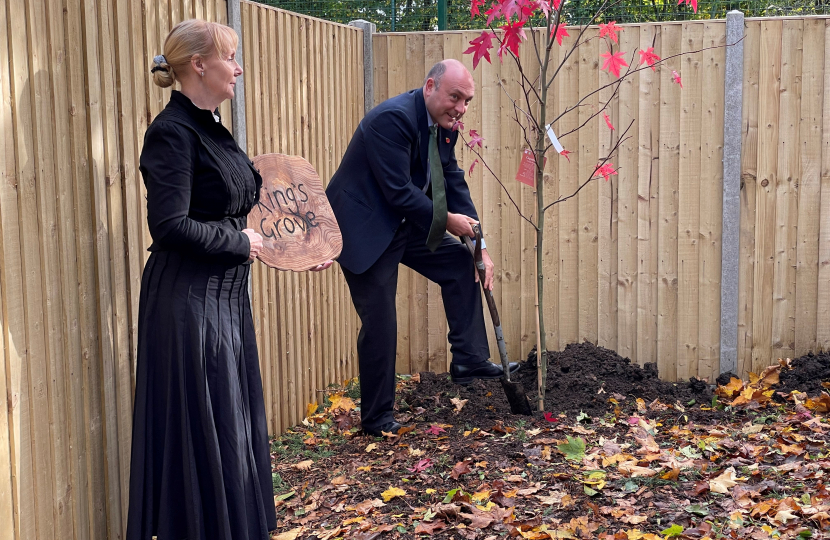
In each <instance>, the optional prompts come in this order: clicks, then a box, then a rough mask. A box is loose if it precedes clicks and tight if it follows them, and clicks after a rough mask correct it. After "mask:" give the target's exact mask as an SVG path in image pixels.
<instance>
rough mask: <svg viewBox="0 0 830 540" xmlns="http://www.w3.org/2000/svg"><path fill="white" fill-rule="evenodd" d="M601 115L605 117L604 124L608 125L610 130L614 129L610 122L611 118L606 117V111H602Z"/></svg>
mask: <svg viewBox="0 0 830 540" xmlns="http://www.w3.org/2000/svg"><path fill="white" fill-rule="evenodd" d="M602 117H603V118H605V124H606V125H607V126H608V128H609V129H610V130H611V131H614V124H612V123H611V119H610V118H608V113H606V112H603V113H602Z"/></svg>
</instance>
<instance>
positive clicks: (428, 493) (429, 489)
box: [426, 488, 435, 495]
mask: <svg viewBox="0 0 830 540" xmlns="http://www.w3.org/2000/svg"><path fill="white" fill-rule="evenodd" d="M426 493H427V495H432V494H433V493H435V490H434V489H432V488H428V489H427V491H426Z"/></svg>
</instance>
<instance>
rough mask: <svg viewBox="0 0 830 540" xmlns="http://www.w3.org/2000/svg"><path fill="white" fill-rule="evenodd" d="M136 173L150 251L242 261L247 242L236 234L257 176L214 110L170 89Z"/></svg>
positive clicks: (256, 192)
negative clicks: (140, 179)
mask: <svg viewBox="0 0 830 540" xmlns="http://www.w3.org/2000/svg"><path fill="white" fill-rule="evenodd" d="M139 170H140V171H141V174H142V176H143V178H144V184H145V185H146V186H147V224H148V225H149V228H150V235H151V236H152V238H153V243H152V245H151V246H150V248H149V250H150V251H151V252H155V251H163V250H171V251H179V252H182V253H185V254H188V255H190V256H194V257H198V258H207V259H210V260H213V261H214V262H224V263H235V264H241V263H244V262H245V261H247V259H248V254H249V253H250V243H249V241H248V237H247V236H246V235H245V234H243V233H242V232H240V231H241V230H242V229H243V228H245V222H246V216H247V215H248V212H250V210H251V208H253V205H254V204H255V202H256V200H257V199H258V198H259V188H260V187H261V186H262V178H261V177H260V176H259V174H258V172H257V171H256V169H254V167H253V164H251V161H250V159H248V156H247V155H246V154H245V152H243V151H242V150H241V149H240V148H239V147H238V146H237V144H236V141H235V140H234V138H233V136H232V135H231V133H230V132H229V131H228V130H227V129H226V128H225V126H223V125H222V124H221V123H220V122H219V115H218V111H217V112H213V113H212V112H210V111H208V110H204V109H200V108H198V107H196V106H195V105H194V104H193V103H192V102H191V101H190V99H189V98H188V97H187V96H185V95H184V94H182V93H181V92H177V91H174V92H173V93H172V96H171V98H170V102H169V103H168V104H167V107H165V109H164V110H163V111H162V112H161V113H160V114H159V115H158V116H157V117H156V118H155V120H153V122H152V124H150V126H149V127H148V128H147V133H146V134H145V136H144V148H143V150H142V151H141V158H140V165H139Z"/></svg>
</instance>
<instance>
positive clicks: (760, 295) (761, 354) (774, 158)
mask: <svg viewBox="0 0 830 540" xmlns="http://www.w3.org/2000/svg"><path fill="white" fill-rule="evenodd" d="M781 36H782V21H780V20H778V21H763V22H762V23H761V63H760V65H761V70H760V76H759V96H758V113H759V114H758V128H759V132H758V183H757V186H756V199H755V204H756V207H755V208H756V213H755V258H756V264H755V276H754V300H753V303H752V304H753V317H752V338H753V344H752V366H751V369H752V371H754V372H755V373H759V372H760V370H762V369H763V368H764V367H765V364H766V363H767V362H768V361H769V359H770V358H771V357H772V312H773V309H774V304H775V302H773V296H772V295H773V279H774V266H773V264H772V263H773V262H774V260H775V224H776V219H775V199H776V196H775V195H776V192H775V188H776V183H777V176H776V168H777V163H778V125H779V113H778V111H779V95H780V84H781V79H780V77H781Z"/></svg>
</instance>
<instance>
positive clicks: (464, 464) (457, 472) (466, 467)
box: [450, 461, 470, 480]
mask: <svg viewBox="0 0 830 540" xmlns="http://www.w3.org/2000/svg"><path fill="white" fill-rule="evenodd" d="M468 472H470V462H469V461H459V462H458V463H456V464H455V467H453V468H452V472H451V473H450V476H452V478H453V480H458V477H460V476H461V475H462V474H467V473H468Z"/></svg>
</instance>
